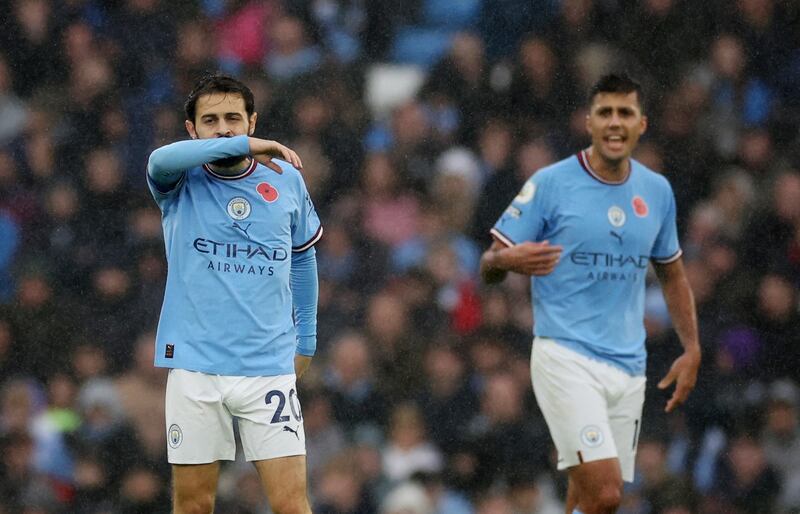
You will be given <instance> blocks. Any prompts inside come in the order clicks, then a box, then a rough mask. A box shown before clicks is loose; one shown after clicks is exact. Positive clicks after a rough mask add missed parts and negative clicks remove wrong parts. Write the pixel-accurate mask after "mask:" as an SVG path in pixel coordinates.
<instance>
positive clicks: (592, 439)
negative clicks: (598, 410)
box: [581, 425, 603, 448]
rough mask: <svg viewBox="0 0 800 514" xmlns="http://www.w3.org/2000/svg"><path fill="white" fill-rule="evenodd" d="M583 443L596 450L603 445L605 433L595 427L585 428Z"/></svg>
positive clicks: (582, 433)
mask: <svg viewBox="0 0 800 514" xmlns="http://www.w3.org/2000/svg"><path fill="white" fill-rule="evenodd" d="M581 441H582V442H583V444H585V445H586V446H588V447H589V448H596V447H598V446H600V445H601V444H603V432H602V431H601V430H600V428H599V427H596V426H594V425H589V426H588V427H584V428H583V430H581Z"/></svg>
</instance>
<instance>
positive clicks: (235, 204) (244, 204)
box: [228, 196, 250, 221]
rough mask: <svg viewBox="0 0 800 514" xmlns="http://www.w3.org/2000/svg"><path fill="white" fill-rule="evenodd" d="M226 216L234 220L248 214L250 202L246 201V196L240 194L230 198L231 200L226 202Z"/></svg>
mask: <svg viewBox="0 0 800 514" xmlns="http://www.w3.org/2000/svg"><path fill="white" fill-rule="evenodd" d="M228 216H230V217H231V218H233V219H235V220H236V221H241V220H243V219H245V218H247V217H248V216H250V202H248V201H247V198H243V197H241V196H237V197H235V198H231V201H230V202H228Z"/></svg>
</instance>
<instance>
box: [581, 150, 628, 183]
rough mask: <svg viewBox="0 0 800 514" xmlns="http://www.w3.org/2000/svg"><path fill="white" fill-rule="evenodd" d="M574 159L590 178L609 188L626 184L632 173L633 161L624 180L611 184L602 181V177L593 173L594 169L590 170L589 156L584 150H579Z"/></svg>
mask: <svg viewBox="0 0 800 514" xmlns="http://www.w3.org/2000/svg"><path fill="white" fill-rule="evenodd" d="M576 157H577V158H578V162H579V163H581V167H582V168H583V170H584V171H585V172H586V173H588V174H589V176H590V177H592V178H593V179H595V180H597V181H598V182H601V183H603V184H606V185H609V186H621V185H622V184H624V183H625V182H627V181H628V179H629V178H631V173H633V161H632V160H631V165H630V169H628V174H627V175H625V178H624V179H622V180H620V181H618V182H612V181H610V180H606V179H604V178H603V177H601V176H600V175H598V174H597V172H596V171H594V169H592V165H591V163H589V154H588V153H587V152H586V150H581V151H580V152H579V153H578V155H577V156H576Z"/></svg>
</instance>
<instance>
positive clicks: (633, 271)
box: [491, 152, 681, 375]
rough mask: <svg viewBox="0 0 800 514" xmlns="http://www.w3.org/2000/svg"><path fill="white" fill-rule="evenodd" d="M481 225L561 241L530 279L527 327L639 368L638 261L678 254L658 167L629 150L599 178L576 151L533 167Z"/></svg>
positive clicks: (642, 270)
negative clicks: (622, 166) (624, 173)
mask: <svg viewBox="0 0 800 514" xmlns="http://www.w3.org/2000/svg"><path fill="white" fill-rule="evenodd" d="M491 232H492V234H493V235H494V236H495V238H497V239H498V240H500V241H501V242H503V243H504V244H506V245H509V246H513V245H514V244H516V243H521V242H524V241H544V240H548V241H549V242H550V244H553V245H560V246H562V247H563V253H562V256H561V260H560V262H559V263H558V265H557V266H556V267H555V269H554V270H553V272H552V273H550V274H549V275H546V276H541V277H535V278H532V279H531V293H532V297H533V311H534V319H535V322H534V333H535V335H537V336H540V337H549V338H552V339H554V340H555V341H557V342H558V343H560V344H562V345H564V346H567V347H569V348H571V349H573V350H575V351H577V352H579V353H581V354H584V355H586V356H588V357H591V358H594V359H598V360H600V361H603V362H607V363H610V364H612V365H615V366H617V367H619V368H622V369H623V370H625V371H626V372H628V373H630V374H632V375H643V374H644V371H645V360H646V351H645V346H644V340H645V329H644V322H643V320H644V295H645V275H646V273H647V266H648V262H649V261H650V260H651V259H652V260H653V261H655V262H659V263H669V262H672V261H675V260H677V259H678V258H679V257H680V255H681V249H680V246H679V244H678V236H677V230H676V224H675V197H674V194H673V192H672V188H671V187H670V185H669V182H667V180H666V179H665V178H664V177H663V176H661V175H659V174H657V173H655V172H653V171H651V170H649V169H647V168H646V167H645V166H644V165H642V164H641V163H639V162H637V161H634V160H631V170H630V173H629V175H628V178H627V179H626V180H625V181H624V182H621V183H611V182H606V181H604V180H603V179H602V178H600V177H599V176H598V175H597V173H595V172H594V171H593V170H592V169H591V166H590V164H589V161H588V158H587V156H586V153H585V152H581V153H580V154H578V155H576V156H573V157H570V158H568V159H565V160H563V161H561V162H558V163H556V164H553V165H551V166H549V167H546V168H543V169H541V170H540V171H538V172H536V173H535V174H534V175H533V176H532V177H531V178H530V179H529V180H528V181H527V182H526V183H525V185H524V186H523V188H522V190H521V191H520V192H519V194H518V195H517V196H516V198H514V200H513V201H512V202H511V205H510V206H509V207H508V209H506V211H505V212H504V213H503V215H502V216H501V217H500V219H499V221H498V222H497V223H496V224H495V226H494V228H492V231H491Z"/></svg>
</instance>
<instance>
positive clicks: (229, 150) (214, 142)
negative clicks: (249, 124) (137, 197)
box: [147, 136, 250, 189]
mask: <svg viewBox="0 0 800 514" xmlns="http://www.w3.org/2000/svg"><path fill="white" fill-rule="evenodd" d="M249 139H250V138H249V137H248V136H235V137H217V138H210V139H189V140H186V141H177V142H175V143H171V144H168V145H165V146H162V147H161V148H157V149H155V150H154V151H153V153H151V154H150V158H149V159H148V161H147V174H148V176H149V177H150V180H152V181H153V182H154V183H155V184H156V185H158V186H159V187H162V188H167V189H169V188H171V187H172V186H174V185H175V184H177V183H178V182H179V181H180V179H181V176H183V174H184V173H185V172H186V170H188V169H191V168H194V167H196V166H202V165H203V164H206V163H209V162H213V161H216V160H219V159H225V158H229V157H239V156H245V155H248V154H249V153H250V141H249Z"/></svg>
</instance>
